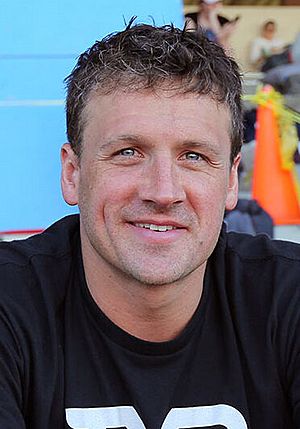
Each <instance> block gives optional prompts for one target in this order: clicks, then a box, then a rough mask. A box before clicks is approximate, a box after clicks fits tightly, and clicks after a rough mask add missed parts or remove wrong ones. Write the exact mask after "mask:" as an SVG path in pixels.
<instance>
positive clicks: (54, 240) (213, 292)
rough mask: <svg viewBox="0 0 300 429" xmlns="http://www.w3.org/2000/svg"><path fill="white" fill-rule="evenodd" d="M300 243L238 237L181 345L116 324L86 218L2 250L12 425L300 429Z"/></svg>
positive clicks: (1, 349)
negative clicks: (97, 282) (92, 278)
mask: <svg viewBox="0 0 300 429" xmlns="http://www.w3.org/2000/svg"><path fill="white" fill-rule="evenodd" d="M299 249H300V246H297V245H295V244H292V243H281V242H274V241H271V240H269V239H268V238H267V237H265V236H257V237H251V236H248V235H245V234H235V233H230V234H226V233H225V231H224V230H223V231H222V233H221V236H220V239H219V242H218V244H217V247H216V249H215V251H214V252H213V254H212V256H211V257H210V259H209V262H208V265H207V269H206V273H205V279H204V289H203V295H202V298H201V301H200V304H199V307H198V309H197V310H196V312H195V314H194V315H193V317H192V319H191V321H190V323H189V324H188V326H187V327H186V329H185V330H184V332H182V333H181V334H180V335H179V337H177V338H176V339H175V340H172V341H169V342H164V343H151V342H147V341H142V340H140V339H137V338H135V337H133V336H131V335H129V334H127V333H126V332H124V331H123V330H122V329H120V328H118V327H117V326H116V325H114V324H113V323H112V322H111V321H110V320H109V319H108V318H107V317H106V316H105V315H104V314H103V313H102V312H101V310H100V309H99V308H98V306H97V305H96V304H95V302H94V301H93V299H92V297H91V295H90V293H89V291H88V288H87V285H86V282H85V277H84V270H83V266H82V258H81V252H80V236H79V222H78V216H69V217H67V218H64V219H62V220H61V221H59V222H57V223H56V224H54V225H53V226H52V227H50V228H49V229H48V230H46V231H45V232H44V233H43V234H41V235H38V236H35V237H32V238H30V239H28V240H24V241H17V242H13V243H2V244H1V245H0V287H1V293H0V428H5V429H21V428H22V429H23V428H26V429H29V428H30V429H48V428H49V429H50V428H51V429H53V428H55V429H59V428H76V429H77V428H78V429H83V428H86V429H105V428H128V429H145V428H146V429H160V428H162V429H177V428H178V429H179V428H213V429H217V428H218V429H220V428H228V429H250V428H251V429H269V428H278V429H289V428H294V429H297V428H298V429H299V428H300V339H299V327H300V287H299V279H300V264H299V262H300V250H299Z"/></svg>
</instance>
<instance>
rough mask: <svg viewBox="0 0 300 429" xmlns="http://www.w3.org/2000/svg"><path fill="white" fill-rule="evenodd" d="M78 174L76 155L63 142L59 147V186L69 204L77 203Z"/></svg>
mask: <svg viewBox="0 0 300 429" xmlns="http://www.w3.org/2000/svg"><path fill="white" fill-rule="evenodd" d="M79 176H80V168H79V162H78V156H77V155H76V154H75V153H74V151H73V149H72V148H71V145H70V144H69V143H65V144H64V145H63V146H62V148H61V188H62V194H63V197H64V200H65V201H66V203H68V204H70V205H71V206H74V205H76V204H78V185H79Z"/></svg>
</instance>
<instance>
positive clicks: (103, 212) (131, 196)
mask: <svg viewBox="0 0 300 429" xmlns="http://www.w3.org/2000/svg"><path fill="white" fill-rule="evenodd" d="M84 116H85V119H86V125H85V128H84V131H83V139H82V144H83V151H82V155H81V158H80V161H79V162H78V164H77V160H76V156H75V155H74V153H73V152H72V150H71V148H70V146H69V145H65V147H64V149H63V156H62V158H63V175H64V174H65V175H66V176H67V177H68V180H67V181H65V182H67V183H64V181H63V185H62V186H63V192H64V197H65V199H66V201H67V202H68V203H70V204H76V203H78V205H79V208H80V214H81V216H80V218H81V238H82V247H83V256H84V259H85V260H87V259H89V257H90V259H89V260H91V261H94V264H95V265H97V267H96V266H95V268H97V269H99V270H101V267H103V268H105V269H106V270H107V269H108V270H109V271H111V272H113V271H114V272H115V270H117V272H118V274H120V273H121V275H124V279H125V278H127V279H128V276H129V278H131V279H132V278H134V279H136V280H138V281H139V282H142V283H144V284H169V283H172V282H175V281H177V280H180V279H182V278H184V277H186V276H188V275H189V274H190V273H192V272H193V271H195V270H204V268H205V264H206V261H207V259H208V257H209V256H210V254H211V253H212V251H213V249H214V247H215V244H216V241H217V239H218V235H219V232H220V227H221V223H222V219H223V214H224V208H225V207H226V208H227V209H230V208H233V207H234V205H235V203H236V198H237V166H238V162H239V158H237V159H236V160H235V162H234V164H233V166H230V146H231V144H230V138H229V128H230V118H229V113H228V110H227V108H225V107H224V106H223V105H220V104H219V105H218V104H217V103H216V102H214V101H212V100H211V99H210V98H208V97H198V96H195V95H191V94H189V95H181V96H171V94H170V93H168V92H166V91H165V92H163V91H160V92H157V93H156V94H153V93H150V92H143V93H141V92H140V93H136V94H129V93H121V92H119V93H116V94H113V95H106V96H99V95H94V96H93V97H92V98H91V100H90V101H89V102H88V105H87V107H86V110H85V112H84ZM70 165H72V166H73V167H72V168H70ZM106 272H107V271H106Z"/></svg>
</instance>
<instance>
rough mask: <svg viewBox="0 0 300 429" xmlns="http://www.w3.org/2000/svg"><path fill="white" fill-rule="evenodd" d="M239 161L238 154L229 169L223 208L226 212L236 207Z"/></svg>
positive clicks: (239, 156) (239, 155)
mask: <svg viewBox="0 0 300 429" xmlns="http://www.w3.org/2000/svg"><path fill="white" fill-rule="evenodd" d="M240 161H241V154H240V153H239V154H238V155H237V156H236V157H235V159H234V160H233V163H232V166H231V168H230V175H229V183H228V191H227V198H226V204H225V208H226V210H232V209H234V207H235V206H236V203H237V200H238V192H239V179H238V167H239V164H240Z"/></svg>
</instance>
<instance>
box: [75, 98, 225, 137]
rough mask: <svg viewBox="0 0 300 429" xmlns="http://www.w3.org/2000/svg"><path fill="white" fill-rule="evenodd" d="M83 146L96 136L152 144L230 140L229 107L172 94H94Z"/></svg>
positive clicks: (85, 115)
mask: <svg viewBox="0 0 300 429" xmlns="http://www.w3.org/2000/svg"><path fill="white" fill-rule="evenodd" d="M83 123H84V129H83V142H85V141H86V140H89V139H91V138H93V139H94V138H95V136H97V138H98V139H100V140H107V139H111V138H114V137H115V136H119V135H126V134H128V135H129V134H130V135H134V134H136V135H140V136H143V138H145V139H153V141H159V140H163V141H164V142H166V141H167V140H168V139H169V140H176V139H177V140H180V139H191V140H192V139H193V140H195V139H197V138H199V136H202V138H203V136H205V138H209V139H212V140H221V139H223V140H229V139H230V138H229V135H230V114H229V109H228V108H227V106H225V105H224V104H221V103H217V102H216V101H215V100H213V99H212V98H210V97H208V96H199V95H197V94H180V95H176V94H174V92H172V91H165V90H161V91H156V92H153V91H140V92H135V93H131V92H120V91H118V92H115V93H113V94H109V95H101V94H97V93H94V94H93V95H92V96H91V97H90V100H89V101H88V103H87V105H86V107H85V109H84V112H83Z"/></svg>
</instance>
